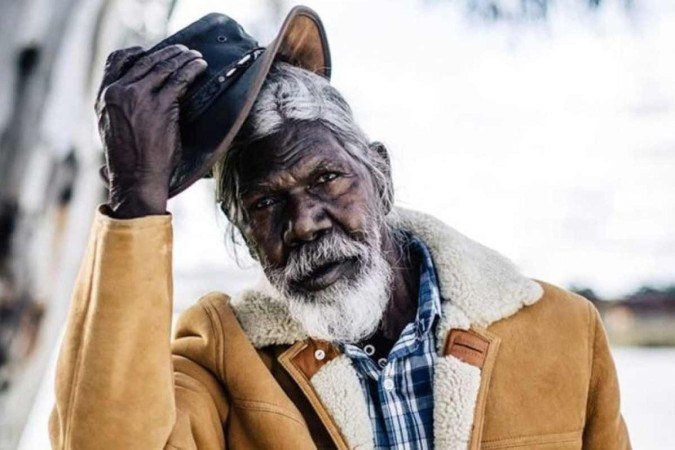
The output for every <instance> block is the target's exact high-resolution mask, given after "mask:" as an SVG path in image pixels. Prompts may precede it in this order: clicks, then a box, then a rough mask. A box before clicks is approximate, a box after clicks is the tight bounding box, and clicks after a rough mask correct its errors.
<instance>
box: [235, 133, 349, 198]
mask: <svg viewBox="0 0 675 450" xmlns="http://www.w3.org/2000/svg"><path fill="white" fill-rule="evenodd" d="M352 162H353V159H352V158H351V156H350V155H349V153H348V152H347V151H346V150H345V148H344V147H343V144H342V143H341V142H340V141H339V140H338V139H337V138H336V136H335V135H334V134H333V132H331V131H330V130H329V129H328V128H327V127H326V126H324V125H322V124H321V123H320V122H303V123H290V124H288V125H286V126H284V127H282V128H281V130H280V131H279V132H276V133H274V134H272V135H270V136H267V137H265V138H264V139H260V140H258V141H256V142H254V143H253V144H251V145H250V146H249V147H248V148H246V149H244V150H243V152H242V154H241V155H240V157H239V161H238V164H237V166H238V167H237V169H238V172H239V179H240V182H241V183H242V186H241V187H242V188H245V187H251V185H253V184H256V183H261V182H264V181H266V180H267V179H269V178H272V177H275V176H278V175H279V174H280V173H284V172H287V173H292V174H300V173H302V172H304V171H306V170H312V169H313V167H315V166H318V165H333V164H335V165H344V164H351V163H352Z"/></svg>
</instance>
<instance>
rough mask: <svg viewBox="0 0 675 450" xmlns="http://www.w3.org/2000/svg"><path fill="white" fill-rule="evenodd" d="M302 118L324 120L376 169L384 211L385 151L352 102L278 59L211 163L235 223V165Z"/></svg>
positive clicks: (238, 213) (387, 190) (240, 214)
mask: <svg viewBox="0 0 675 450" xmlns="http://www.w3.org/2000/svg"><path fill="white" fill-rule="evenodd" d="M299 122H319V123H321V124H322V125H323V126H325V127H326V128H327V129H328V130H330V131H331V132H332V133H333V135H334V136H335V138H336V139H337V140H338V142H340V144H341V145H342V146H343V147H344V149H345V150H346V151H347V152H348V153H349V154H350V155H351V156H352V157H353V158H354V159H356V160H357V161H360V162H361V163H362V164H364V166H365V167H366V168H367V169H368V170H369V172H370V173H371V175H372V179H373V182H374V184H375V187H376V189H377V192H378V193H379V195H380V197H381V202H380V203H381V204H382V205H383V208H384V209H386V211H384V213H385V214H386V212H387V211H388V210H389V208H390V207H391V203H392V201H393V187H392V185H391V178H390V173H389V171H390V168H389V160H388V159H387V157H386V156H385V155H386V153H385V152H381V151H374V150H373V149H371V148H370V146H369V141H368V138H367V136H366V135H365V133H364V132H363V131H362V130H361V128H360V127H359V126H358V125H357V124H356V122H355V121H354V117H353V114H352V110H351V108H350V107H349V105H348V104H347V102H346V101H345V100H344V98H343V97H342V95H340V93H339V92H338V91H337V89H335V88H334V87H333V86H331V85H330V84H329V83H328V80H326V79H325V78H323V77H321V76H320V75H317V74H315V73H313V72H310V71H307V70H304V69H301V68H298V67H296V66H293V65H291V64H288V63H285V62H282V61H277V62H275V63H274V64H273V65H272V68H271V70H270V72H269V74H268V76H267V79H266V81H265V84H264V85H263V88H262V89H261V91H260V94H259V95H258V98H257V99H256V102H255V104H254V105H253V108H252V110H251V113H250V114H249V116H248V118H247V119H246V122H245V123H244V125H243V127H242V129H241V131H240V132H239V134H238V135H237V137H236V139H235V141H234V143H233V144H232V146H231V147H230V149H229V150H228V152H227V153H226V156H225V157H224V158H223V159H221V160H220V161H219V162H218V163H216V165H215V166H214V168H213V174H214V179H215V180H216V201H217V202H218V203H219V204H220V208H221V209H222V211H223V212H224V213H225V214H226V216H227V217H228V219H229V220H230V222H231V223H232V224H234V225H235V226H237V225H238V224H240V223H241V221H242V220H243V219H244V211H243V210H242V208H241V197H240V189H239V187H240V179H239V174H238V170H237V168H238V166H239V161H240V158H241V155H242V154H245V149H246V148H247V147H248V146H250V145H251V144H253V143H254V142H256V141H258V140H260V139H263V138H266V137H269V136H271V135H273V134H276V133H283V131H284V129H285V128H290V127H291V126H292V125H293V124H297V123H299Z"/></svg>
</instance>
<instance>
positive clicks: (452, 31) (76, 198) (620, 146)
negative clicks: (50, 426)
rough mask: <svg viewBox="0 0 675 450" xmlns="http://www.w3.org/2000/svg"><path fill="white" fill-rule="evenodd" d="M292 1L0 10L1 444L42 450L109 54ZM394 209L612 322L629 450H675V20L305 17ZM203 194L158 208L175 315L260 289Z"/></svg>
mask: <svg viewBox="0 0 675 450" xmlns="http://www.w3.org/2000/svg"><path fill="white" fill-rule="evenodd" d="M293 4H294V2H291V1H286V0H240V1H235V0H231V1H227V2H225V1H206V0H173V1H171V0H109V1H106V0H3V1H2V2H0V42H2V48H1V49H0V449H15V448H20V449H31V450H32V449H42V448H48V447H49V443H48V438H47V417H48V415H49V411H50V409H51V406H52V403H53V398H54V397H53V396H54V394H53V376H54V361H55V358H56V355H57V350H58V344H59V341H60V336H61V334H62V331H63V324H64V321H65V317H66V314H67V310H68V307H69V296H70V292H71V289H72V286H73V281H74V278H75V276H76V273H77V270H78V267H79V264H80V258H81V255H82V253H83V250H84V245H85V243H86V238H87V234H88V230H89V227H90V223H91V219H92V216H93V212H94V209H95V207H96V205H97V204H99V203H100V202H102V201H104V200H105V191H104V188H103V185H102V184H101V182H100V181H99V178H98V168H99V166H100V165H101V164H102V152H101V144H100V141H99V139H98V135H97V131H96V124H95V117H94V111H93V97H94V94H95V92H96V90H97V88H98V83H99V80H100V76H101V71H102V67H103V63H104V61H105V57H106V56H107V54H108V53H109V52H111V51H112V50H114V49H117V48H120V47H128V46H132V45H139V44H140V45H143V46H148V45H150V44H152V43H155V42H156V41H158V40H160V39H161V38H162V37H163V36H165V35H166V34H167V33H171V32H173V31H176V30H178V29H180V28H182V27H183V26H185V25H187V24H188V23H190V22H191V21H193V20H196V19H198V18H199V17H201V16H202V15H203V14H206V13H208V12H211V11H218V12H223V13H226V14H228V15H230V16H232V17H233V18H235V19H237V20H238V21H239V22H240V23H242V25H244V27H245V28H246V29H247V31H248V32H249V33H250V34H251V35H253V36H256V37H257V38H259V40H260V42H261V43H263V44H266V43H267V42H269V41H270V40H271V39H272V37H273V36H274V34H275V33H276V30H277V28H278V26H279V25H280V23H281V21H282V20H283V17H284V16H285V14H286V12H287V11H288V10H289V8H290V7H291V6H292V5H293ZM304 4H307V5H309V6H311V7H313V8H314V9H315V10H317V12H318V13H319V14H320V15H321V17H322V18H323V21H324V24H325V26H326V29H327V33H328V39H329V42H330V44H331V51H332V56H333V64H334V69H333V84H334V85H335V86H336V87H337V88H338V89H340V90H341V91H342V92H343V93H344V95H345V96H346V98H347V100H348V101H349V102H350V104H351V105H352V107H353V109H354V111H355V114H356V116H357V118H358V120H359V121H360V123H361V124H362V126H363V128H364V129H365V130H366V132H367V133H368V134H369V135H370V137H371V138H373V139H378V140H381V141H383V142H385V143H386V144H387V146H388V148H389V150H390V152H391V154H392V160H393V170H394V179H395V183H396V190H397V198H398V203H399V204H400V205H402V206H406V207H410V208H415V209H419V210H423V211H425V212H428V213H431V214H434V215H436V216H437V217H439V218H441V219H443V220H444V221H446V222H447V223H449V224H451V225H452V226H454V227H455V228H457V229H458V230H460V231H461V232H463V233H464V234H467V235H468V236H470V237H472V238H473V239H475V240H478V241H479V242H481V243H483V244H485V245H487V246H489V247H492V248H494V249H496V250H498V251H500V252H501V253H504V254H505V255H507V256H509V257H510V258H511V259H512V260H513V261H514V262H516V264H517V265H518V266H519V267H520V268H521V269H522V270H523V272H524V273H526V274H527V275H529V276H531V277H533V278H538V279H543V280H546V281H549V282H552V283H555V284H558V285H561V286H564V287H567V288H569V289H573V290H575V291H577V292H580V293H582V294H583V295H585V296H586V297H587V298H589V299H591V300H593V301H594V302H595V303H596V305H597V306H598V308H599V309H600V311H601V312H602V314H603V319H604V321H605V325H606V327H607V329H608V332H609V335H610V338H611V340H612V344H613V348H614V355H615V358H616V363H617V367H618V372H619V379H620V384H621V390H622V405H623V411H624V415H625V418H626V421H627V423H628V427H629V431H630V433H631V435H632V439H633V444H634V447H635V448H636V449H666V448H675V426H673V425H675V382H674V381H673V380H675V232H674V230H675V58H674V55H675V3H673V2H672V1H668V0H662V1H658V0H386V1H385V0H370V1H367V2H366V1H348V0H340V1H338V0H333V1H331V0H323V1H322V0H316V1H313V0H305V1H304ZM212 191H213V186H212V185H211V183H210V182H209V181H207V180H203V181H200V182H198V183H197V184H196V185H194V186H193V187H191V188H190V189H189V190H188V191H186V192H185V193H183V194H181V195H180V196H178V198H176V199H175V200H172V201H171V202H170V210H171V211H172V213H173V214H174V226H175V250H174V265H175V312H176V313H179V312H180V311H181V310H182V309H184V308H186V307H187V306H188V305H190V304H191V303H192V302H194V301H195V300H196V299H197V298H198V297H199V296H200V295H201V294H202V293H204V292H206V291H209V290H213V289H220V290H223V291H225V292H228V293H230V294H233V293H236V292H237V291H239V290H241V289H242V287H244V286H245V285H246V284H248V283H250V282H252V281H253V280H254V279H255V278H256V277H258V276H259V275H260V274H259V273H258V270H257V269H256V267H255V266H254V265H253V264H252V262H251V261H249V260H247V259H246V258H245V255H246V251H239V252H236V253H237V254H238V259H237V258H234V253H235V252H234V251H233V249H232V248H231V246H228V245H227V242H226V238H225V223H224V219H223V218H222V217H221V216H220V215H219V214H218V212H217V208H216V207H215V205H214V201H213V193H212Z"/></svg>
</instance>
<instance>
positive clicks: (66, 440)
mask: <svg viewBox="0 0 675 450" xmlns="http://www.w3.org/2000/svg"><path fill="white" fill-rule="evenodd" d="M99 231H100V228H99V227H98V226H96V228H95V230H94V233H95V240H94V248H93V254H92V257H91V265H92V266H96V261H97V260H98V256H99V245H100V239H99ZM93 278H94V271H93V270H92V271H91V273H90V274H89V277H88V281H89V286H87V297H86V298H87V303H86V307H85V310H84V313H83V316H82V325H83V326H82V330H83V333H79V334H78V343H77V344H78V345H77V356H76V358H75V367H74V368H73V381H72V382H71V383H70V395H69V396H68V397H69V401H68V411H67V412H66V423H65V429H64V430H63V446H64V448H68V447H69V445H68V444H70V432H71V430H72V422H73V414H75V407H74V403H75V398H76V397H77V384H78V383H79V380H80V366H81V365H82V353H83V351H84V350H83V349H82V346H83V340H84V336H83V335H84V330H85V327H84V324H85V323H86V322H87V318H88V317H89V311H90V306H91V293H92V291H93V285H94V282H93Z"/></svg>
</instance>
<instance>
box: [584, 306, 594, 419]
mask: <svg viewBox="0 0 675 450" xmlns="http://www.w3.org/2000/svg"><path fill="white" fill-rule="evenodd" d="M587 305H588V367H589V371H590V374H589V377H588V397H587V399H586V405H587V407H586V418H585V420H584V422H586V421H588V419H589V418H590V417H591V416H592V415H593V412H594V410H595V402H593V401H592V396H593V379H594V378H593V377H594V375H595V364H593V358H594V354H595V334H596V332H597V326H596V321H595V320H594V313H593V305H592V304H591V302H588V303H587Z"/></svg>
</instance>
